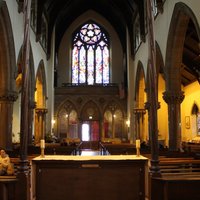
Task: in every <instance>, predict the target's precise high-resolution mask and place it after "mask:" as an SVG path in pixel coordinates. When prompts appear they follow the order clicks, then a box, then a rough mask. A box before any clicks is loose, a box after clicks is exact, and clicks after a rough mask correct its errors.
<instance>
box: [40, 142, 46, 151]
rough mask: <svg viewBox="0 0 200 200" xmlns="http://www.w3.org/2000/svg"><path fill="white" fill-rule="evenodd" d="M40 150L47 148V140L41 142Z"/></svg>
mask: <svg viewBox="0 0 200 200" xmlns="http://www.w3.org/2000/svg"><path fill="white" fill-rule="evenodd" d="M40 148H41V149H44V148H45V140H40Z"/></svg>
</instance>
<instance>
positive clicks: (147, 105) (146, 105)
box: [144, 101, 160, 111]
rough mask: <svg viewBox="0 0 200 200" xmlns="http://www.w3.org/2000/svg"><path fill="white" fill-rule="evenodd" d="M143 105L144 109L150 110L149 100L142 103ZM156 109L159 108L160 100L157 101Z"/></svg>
mask: <svg viewBox="0 0 200 200" xmlns="http://www.w3.org/2000/svg"><path fill="white" fill-rule="evenodd" d="M144 107H145V109H146V110H148V111H149V110H150V107H151V103H150V102H149V101H147V102H146V103H145V104H144ZM157 109H160V102H157Z"/></svg>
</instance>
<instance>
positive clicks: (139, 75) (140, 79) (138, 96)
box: [135, 61, 146, 108]
mask: <svg viewBox="0 0 200 200" xmlns="http://www.w3.org/2000/svg"><path fill="white" fill-rule="evenodd" d="M145 89H146V81H145V73H144V67H143V64H142V62H141V61H139V62H138V65H137V72H136V83H135V103H136V105H135V107H136V108H139V107H141V108H144V102H145V97H144V93H145ZM141 90H142V91H141ZM142 99H143V101H142V102H141V100H142ZM141 104H143V105H141Z"/></svg>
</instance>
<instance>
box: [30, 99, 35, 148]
mask: <svg viewBox="0 0 200 200" xmlns="http://www.w3.org/2000/svg"><path fill="white" fill-rule="evenodd" d="M35 107H36V102H35V101H32V102H29V108H28V126H29V127H28V145H31V144H32V134H33V133H32V131H33V116H34V109H35Z"/></svg>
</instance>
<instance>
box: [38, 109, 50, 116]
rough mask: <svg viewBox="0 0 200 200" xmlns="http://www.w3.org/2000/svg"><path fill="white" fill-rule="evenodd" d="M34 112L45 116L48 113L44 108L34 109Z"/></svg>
mask: <svg viewBox="0 0 200 200" xmlns="http://www.w3.org/2000/svg"><path fill="white" fill-rule="evenodd" d="M35 112H36V113H37V114H38V115H45V114H46V113H47V112H48V109H46V108H36V109H35Z"/></svg>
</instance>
